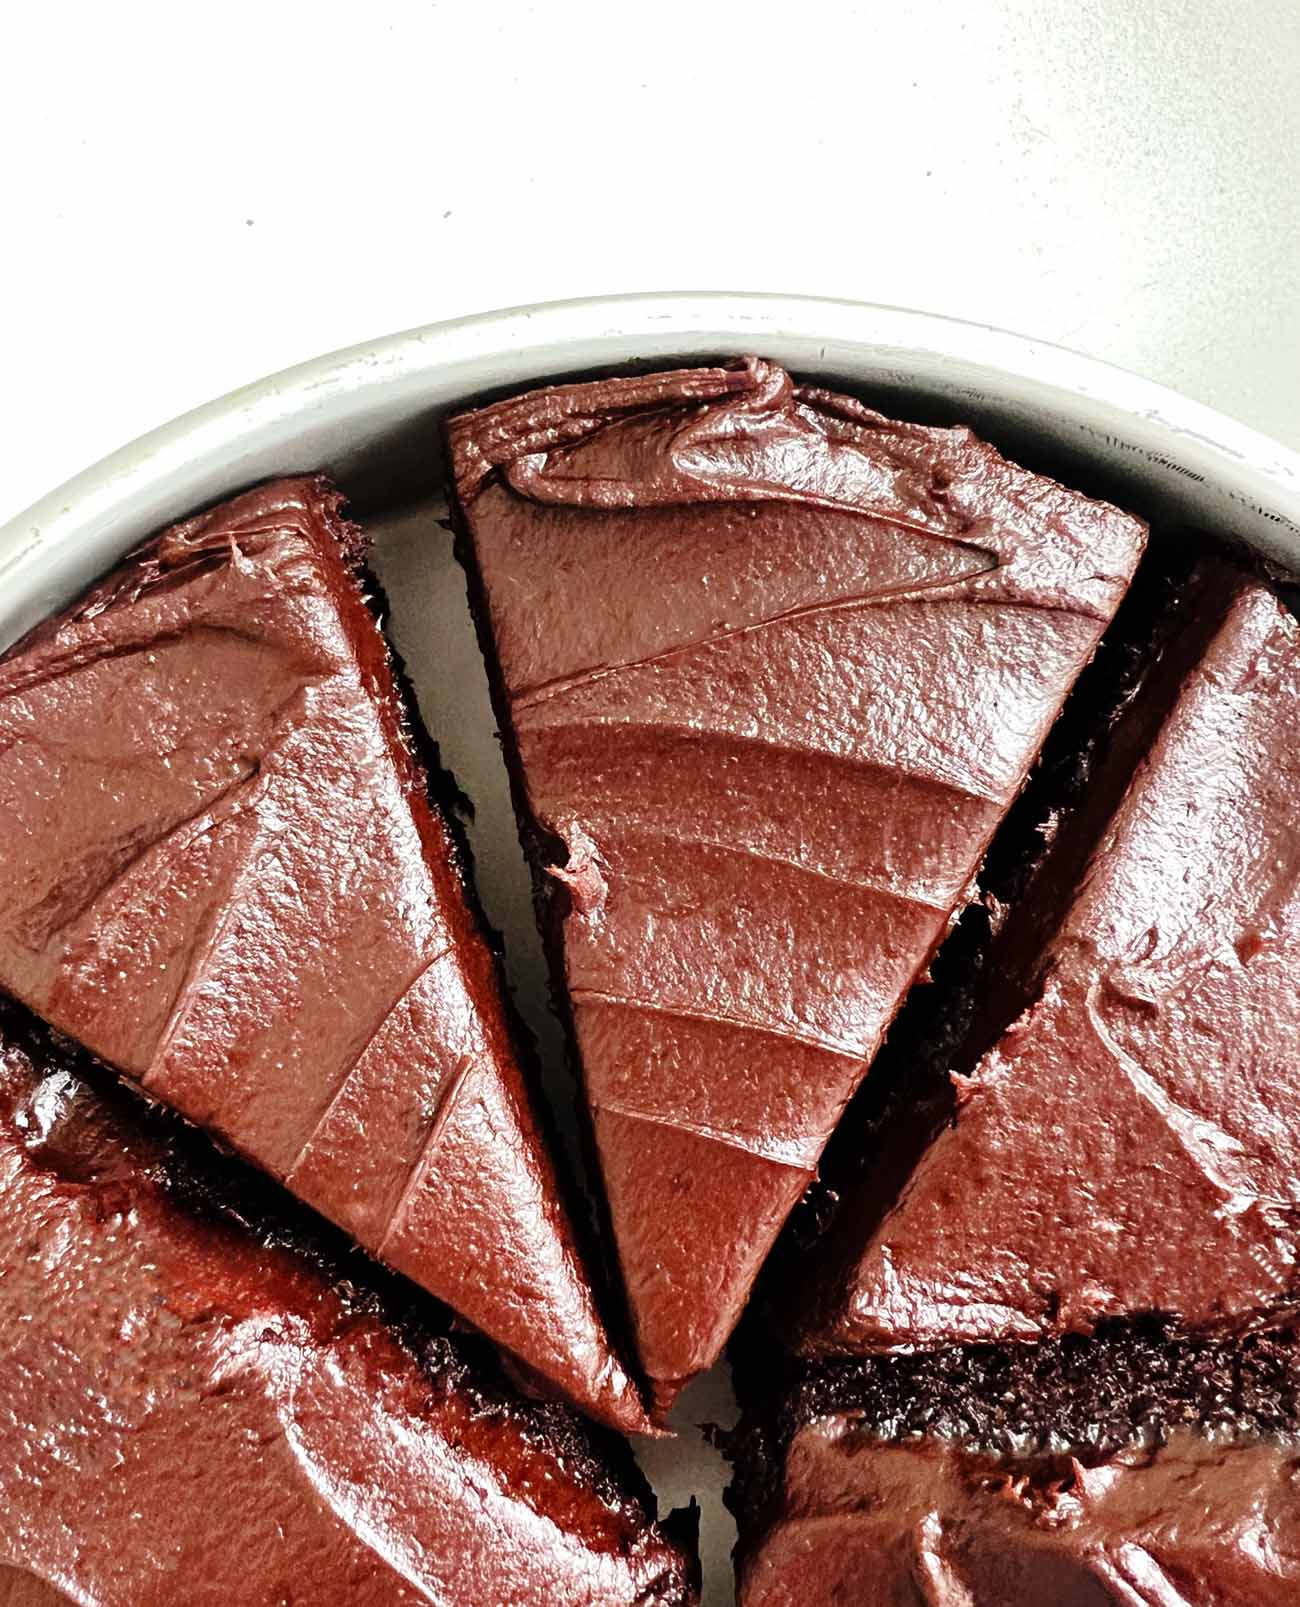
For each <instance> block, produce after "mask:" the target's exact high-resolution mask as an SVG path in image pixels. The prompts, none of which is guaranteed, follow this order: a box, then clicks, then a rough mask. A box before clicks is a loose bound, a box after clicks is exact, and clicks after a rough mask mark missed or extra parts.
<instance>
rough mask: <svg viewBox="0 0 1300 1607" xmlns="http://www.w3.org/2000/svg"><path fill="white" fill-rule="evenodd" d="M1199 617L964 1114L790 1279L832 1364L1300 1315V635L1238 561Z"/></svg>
mask: <svg viewBox="0 0 1300 1607" xmlns="http://www.w3.org/2000/svg"><path fill="white" fill-rule="evenodd" d="M1185 612H1186V617H1185V619H1184V620H1183V622H1182V628H1181V630H1176V631H1175V632H1174V639H1173V641H1172V643H1171V645H1170V646H1169V648H1168V649H1167V650H1166V651H1165V652H1164V653H1163V655H1162V656H1161V657H1160V659H1159V661H1158V662H1157V664H1156V666H1155V668H1154V670H1153V671H1152V672H1151V674H1150V675H1149V676H1148V679H1147V682H1146V684H1145V685H1144V687H1143V689H1142V691H1141V692H1140V694H1139V698H1138V701H1137V704H1136V705H1135V707H1134V708H1133V710H1132V712H1131V713H1130V715H1129V716H1128V719H1127V722H1126V724H1125V725H1124V726H1122V727H1121V729H1120V731H1119V733H1118V734H1117V737H1116V739H1115V743H1114V751H1113V754H1112V756H1111V758H1110V759H1109V760H1108V761H1107V762H1106V764H1105V765H1104V766H1103V771H1102V774H1101V775H1100V777H1099V778H1098V779H1097V781H1096V783H1095V785H1094V787H1093V788H1092V791H1091V793H1090V798H1089V801H1086V802H1085V806H1084V808H1083V809H1082V810H1081V811H1080V813H1079V815H1078V817H1077V819H1076V820H1075V821H1074V822H1073V823H1072V824H1070V825H1069V826H1067V827H1066V828H1064V829H1063V830H1062V831H1061V832H1060V833H1059V835H1058V839H1057V843H1056V845H1055V846H1054V848H1053V850H1052V854H1051V855H1049V857H1048V860H1047V861H1046V863H1045V864H1044V866H1043V867H1042V869H1041V870H1040V872H1039V873H1038V874H1037V876H1036V877H1035V879H1034V880H1033V882H1032V883H1031V885H1030V888H1029V890H1028V891H1027V893H1026V894H1025V896H1024V900H1023V905H1022V907H1021V908H1019V909H1018V910H1017V911H1016V912H1015V913H1014V914H1013V916H1012V918H1011V920H1010V921H1009V922H1008V923H1007V926H1006V927H1005V929H1004V933H1003V938H1002V940H1001V941H1002V946H1001V950H1000V952H999V951H995V953H994V956H993V958H992V961H991V964H990V966H989V968H988V971H989V974H990V975H991V976H999V975H1001V976H1002V977H1003V978H1004V979H1006V978H1008V977H1011V978H1014V977H1015V976H1016V973H1017V972H1018V971H1019V970H1020V969H1021V968H1022V967H1023V965H1024V963H1025V958H1026V956H1029V957H1030V958H1031V959H1032V961H1033V962H1034V964H1033V967H1032V974H1031V982H1032V986H1031V987H1030V989H1029V1000H1030V1002H1029V1005H1028V1008H1027V1009H1025V1010H1024V1012H1023V1013H1020V1007H1021V999H1022V990H1021V988H1020V985H1019V983H1018V982H1015V981H1013V982H1012V983H1011V984H1010V985H1008V986H1007V989H1006V993H1005V995H1004V996H1003V997H1001V998H998V997H997V996H996V995H995V996H994V1003H993V1005H992V1008H993V1009H994V1010H995V1011H997V1010H1000V1011H1003V1012H1004V1013H1003V1015H1002V1019H1001V1021H1000V1023H999V1027H1000V1028H1003V1027H1004V1028H1005V1031H1003V1032H1002V1034H1001V1036H1000V1037H999V1038H997V1041H996V1042H993V1046H992V1047H991V1048H990V1049H989V1050H988V1052H987V1053H986V1054H984V1055H983V1057H982V1058H980V1059H978V1063H977V1064H975V1063H972V1065H970V1066H967V1065H966V1064H965V1063H964V1062H959V1070H961V1071H965V1070H970V1075H969V1077H967V1076H964V1075H963V1076H959V1077H958V1085H959V1086H958V1104H957V1109H956V1113H955V1116H954V1118H953V1120H952V1122H951V1123H950V1124H949V1125H947V1126H946V1127H944V1128H943V1129H942V1131H941V1132H940V1133H939V1135H938V1136H937V1137H936V1138H935V1140H934V1142H933V1143H932V1144H931V1146H930V1148H929V1149H928V1151H927V1152H926V1153H925V1155H924V1158H923V1159H922V1161H921V1163H920V1165H919V1166H918V1168H917V1169H916V1170H915V1172H914V1173H913V1174H912V1175H911V1177H910V1179H909V1180H908V1181H907V1182H906V1183H905V1185H904V1186H903V1187H902V1189H901V1191H900V1192H899V1193H898V1194H897V1195H896V1196H895V1197H893V1198H892V1199H884V1200H881V1199H879V1198H876V1197H875V1195H874V1191H873V1186H872V1184H871V1181H870V1180H868V1182H867V1184H866V1185H865V1186H864V1188H863V1189H862V1191H861V1192H860V1194H859V1195H858V1196H857V1197H856V1198H853V1199H851V1200H850V1201H849V1202H848V1203H847V1204H846V1205H845V1206H844V1207H843V1208H842V1209H841V1211H840V1213H839V1216H838V1218H837V1220H836V1222H835V1224H834V1226H833V1228H832V1232H831V1235H830V1237H829V1240H828V1242H827V1245H826V1246H825V1248H824V1249H823V1251H822V1252H821V1255H820V1258H819V1262H818V1264H817V1266H816V1269H815V1272H814V1275H813V1277H812V1278H811V1280H810V1281H808V1282H806V1283H805V1286H804V1288H803V1289H801V1290H787V1291H786V1294H785V1297H784V1305H785V1309H786V1310H787V1312H788V1313H789V1314H790V1316H789V1322H790V1326H791V1327H792V1328H793V1329H794V1330H795V1332H796V1336H797V1338H798V1339H799V1342H800V1345H801V1348H802V1349H804V1350H805V1352H808V1353H824V1352H856V1351H861V1350H864V1349H873V1348H888V1347H896V1346H911V1345H934V1344H942V1343H945V1342H948V1341H950V1340H981V1341H984V1340H987V1341H1003V1340H1028V1339H1034V1338H1037V1337H1039V1336H1042V1335H1046V1334H1054V1333H1061V1332H1065V1331H1068V1330H1078V1331H1087V1330H1088V1329H1089V1328H1090V1327H1091V1326H1092V1325H1093V1324H1094V1323H1095V1322H1096V1321H1097V1320H1098V1319H1100V1318H1102V1317H1106V1316H1112V1315H1116V1314H1120V1313H1128V1312H1146V1311H1158V1312H1163V1313H1167V1314H1169V1315H1170V1316H1171V1317H1173V1318H1175V1319H1177V1320H1178V1322H1180V1323H1181V1324H1182V1325H1184V1326H1185V1327H1188V1328H1199V1327H1206V1328H1213V1327H1219V1328H1226V1329H1234V1330H1236V1329H1242V1328H1248V1327H1252V1326H1257V1325H1260V1324H1267V1323H1271V1322H1276V1321H1279V1320H1282V1319H1285V1318H1287V1317H1289V1316H1290V1315H1291V1314H1292V1313H1294V1312H1295V1311H1296V1309H1297V1306H1298V1304H1300V1302H1298V1293H1300V1277H1298V1275H1297V1231H1296V1230H1297V1223H1300V1100H1297V1097H1296V1095H1297V1087H1296V1080H1297V1075H1298V1073H1297V1067H1300V994H1298V993H1297V988H1296V978H1297V976H1298V975H1300V812H1298V811H1297V804H1296V800H1297V798H1298V797H1300V628H1298V627H1297V625H1296V622H1295V620H1294V619H1293V618H1292V617H1291V616H1290V615H1289V614H1288V613H1287V612H1286V611H1285V610H1284V609H1283V607H1282V606H1281V604H1280V603H1279V602H1278V600H1277V599H1276V598H1275V597H1274V596H1273V595H1272V594H1271V593H1270V592H1269V591H1268V590H1267V589H1265V588H1264V587H1262V586H1260V585H1258V584H1256V583H1254V582H1252V581H1247V580H1245V579H1244V578H1243V577H1241V576H1239V575H1233V574H1232V573H1231V572H1227V571H1225V570H1224V569H1223V568H1222V567H1219V566H1211V567H1210V568H1209V569H1208V570H1207V571H1206V572H1204V573H1203V574H1202V576H1201V578H1200V580H1199V581H1198V582H1197V583H1196V584H1195V585H1194V587H1193V590H1192V594H1191V597H1190V598H1189V600H1188V603H1187V605H1186V611H1185ZM1153 710H1155V711H1157V712H1159V713H1160V714H1161V716H1162V718H1161V719H1159V720H1157V721H1156V722H1155V731H1156V736H1155V740H1154V742H1153V743H1152V744H1151V745H1150V746H1149V749H1146V748H1144V744H1143V743H1142V742H1141V741H1140V740H1138V739H1139V738H1141V737H1142V735H1143V733H1144V732H1146V731H1148V730H1149V729H1150V726H1151V715H1152V711H1153ZM1135 752H1142V753H1144V756H1143V757H1142V759H1141V762H1140V763H1138V764H1137V768H1136V770H1134V769H1133V763H1134V753H1135ZM1117 779H1118V781H1119V785H1118V786H1116V785H1115V782H1116V780H1117ZM1125 782H1127V786H1125V785H1124V783H1125ZM1112 794H1113V797H1114V799H1115V800H1117V801H1115V802H1114V806H1113V807H1110V808H1102V809H1100V810H1099V808H1098V804H1097V800H1098V799H1105V798H1107V797H1108V796H1111V795H1112ZM1063 867H1064V868H1065V872H1068V871H1070V870H1071V868H1072V867H1078V874H1077V875H1074V876H1073V879H1072V880H1070V879H1069V877H1068V876H1067V874H1065V872H1063ZM1044 934H1046V936H1045V937H1044ZM1044 945H1045V946H1044ZM1008 999H1009V1000H1010V1001H1011V1003H1010V1014H1011V1015H1012V1016H1014V1017H1015V1018H1014V1019H1012V1020H1010V1022H1009V1024H1008V1021H1007V1013H1006V1012H1007V1011H1008V1004H1007V1000H1008ZM995 1036H996V1033H994V1034H990V1035H989V1036H988V1037H986V1038H985V1039H984V1041H985V1042H992V1039H993V1038H994V1037H995ZM976 1041H978V1040H976ZM884 1143H885V1145H886V1147H887V1146H888V1144H889V1138H888V1135H886V1138H885V1140H884ZM1171 1599H1172V1598H1171ZM1234 1599H1235V1598H1234ZM1252 1599H1253V1598H1252Z"/></svg>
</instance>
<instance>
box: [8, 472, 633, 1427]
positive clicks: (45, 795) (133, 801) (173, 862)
mask: <svg viewBox="0 0 1300 1607" xmlns="http://www.w3.org/2000/svg"><path fill="white" fill-rule="evenodd" d="M339 500H340V499H339V497H338V495H337V493H335V492H334V491H333V490H331V489H330V487H329V486H328V485H327V484H326V483H325V482H324V481H323V480H319V479H299V480H288V481H283V482H280V483H278V484H274V485H268V486H265V487H263V488H261V489H259V490H255V491H251V492H249V493H247V494H246V495H244V496H240V497H237V498H236V499H235V500H234V501H232V502H228V503H226V504H224V505H223V506H221V507H219V508H217V509H215V510H214V511H213V512H210V513H207V514H204V515H202V516H201V517H199V518H197V519H194V520H191V521H190V522H189V523H186V524H182V525H178V526H176V527H175V528H173V529H170V530H168V531H166V532H165V533H164V534H163V535H161V536H159V537H158V538H156V539H155V540H153V541H151V542H150V543H149V544H148V545H146V546H145V547H143V548H141V549H140V550H139V551H137V552H135V553H134V554H133V555H132V556H131V557H130V558H128V559H127V560H126V561H125V562H124V563H123V564H122V566H121V567H120V568H119V569H117V570H116V571H115V572H114V573H113V574H111V575H110V576H109V577H108V578H107V579H106V580H104V581H102V582H101V583H100V584H99V585H97V586H95V587H94V588H93V590H91V591H90V592H89V593H88V594H87V595H86V596H85V597H84V598H83V599H82V600H81V601H80V602H79V603H78V604H77V605H76V606H74V607H73V608H71V609H70V610H69V611H68V612H66V613H64V614H62V615H60V616H58V617H57V618H55V619H53V620H51V621H49V622H48V623H46V624H44V625H41V626H39V627H38V628H37V629H36V630H35V631H33V632H32V633H31V634H30V635H29V636H28V637H26V638H25V639H24V640H23V641H22V642H20V643H19V644H18V645H17V646H15V647H14V648H12V649H11V650H10V651H9V652H8V653H7V654H6V655H5V656H4V658H3V659H0V987H3V988H5V989H6V990H8V992H10V993H11V994H13V995H14V996H15V997H17V998H19V999H21V1000H22V1001H23V1003H25V1004H26V1005H27V1006H28V1007H29V1008H31V1009H32V1010H34V1011H35V1012H36V1013H37V1014H39V1015H40V1016H42V1017H44V1019H45V1020H46V1021H48V1022H49V1023H51V1024H52V1025H53V1026H55V1027H57V1028H58V1029H59V1030H60V1031H61V1032H64V1033H67V1034H68V1035H69V1036H70V1037H73V1038H75V1039H77V1040H79V1041H80V1042H81V1043H83V1044H84V1045H85V1046H86V1047H87V1048H89V1049H90V1050H92V1051H93V1052H94V1053H95V1054H96V1055H98V1056H100V1057H101V1058H102V1059H104V1060H105V1061H107V1062H109V1064H111V1065H113V1066H114V1067H116V1068H117V1069H118V1070H119V1071H121V1072H123V1073H125V1074H126V1075H127V1076H128V1077H130V1078H131V1079H132V1080H133V1081H135V1082H136V1083H138V1084H139V1085H140V1087H141V1088H143V1089H144V1091H145V1092H146V1093H147V1094H149V1095H150V1096H151V1097H153V1098H155V1099H158V1100H161V1101H164V1102H166V1103H167V1104H170V1105H172V1106H174V1107H175V1108H176V1109H177V1110H179V1111H181V1112H182V1113H183V1114H184V1115H185V1116H187V1117H188V1118H189V1119H190V1120H191V1121H193V1122H196V1123H198V1124H200V1125H201V1126H203V1127H206V1128H209V1129H211V1130H212V1132H214V1133H215V1134H217V1135H218V1136H219V1137H220V1138H222V1139H223V1140H224V1141H225V1142H227V1143H228V1144H230V1145H232V1146H233V1147H234V1148H235V1149H236V1150H238V1151H239V1152H240V1153H241V1154H243V1155H245V1156H247V1157H249V1158H250V1159H252V1160H254V1161H256V1162H258V1163H259V1164H260V1165H261V1166H263V1167H265V1168H266V1169H267V1170H268V1171H269V1172H270V1173H271V1174H272V1175H273V1176H274V1177H276V1178H277V1179H279V1180H281V1181H283V1182H284V1183H286V1184H287V1185H288V1186H289V1188H290V1189H292V1190H293V1191H294V1192H295V1193H296V1194H298V1195H299V1196H300V1197H301V1198H302V1199H304V1200H306V1201H307V1202H308V1203H309V1204H310V1205H313V1206H314V1207H316V1209H317V1210H319V1211H320V1212H322V1214H324V1215H325V1216H327V1217H328V1218H330V1220H332V1221H334V1222H336V1223H338V1224H339V1225H340V1226H342V1227H343V1228H345V1229H347V1231H348V1232H349V1233H351V1234H352V1235H354V1237H355V1238H356V1239H357V1240H358V1241H359V1242H360V1243H361V1244H362V1245H363V1246H364V1247H365V1248H366V1249H367V1250H369V1251H370V1252H371V1253H373V1254H374V1255H376V1256H377V1257H379V1258H380V1259H382V1260H383V1261H385V1262H387V1263H388V1264H389V1265H390V1266H392V1267H395V1268H397V1269H398V1270H399V1271H401V1272H404V1273H406V1274H407V1275H408V1276H410V1277H411V1278H413V1279H414V1280H415V1281H416V1282H417V1283H419V1284H421V1285H422V1286H423V1287H424V1288H425V1289H427V1290H429V1291H430V1292H431V1293H433V1294H435V1295H437V1296H438V1297H439V1298H440V1299H442V1300H445V1301H446V1302H447V1303H448V1304H449V1305H450V1306H452V1307H453V1308H454V1310H455V1311H456V1312H457V1313H458V1314H459V1315H460V1316H461V1317H463V1318H464V1319H466V1320H467V1321H468V1322H469V1323H471V1324H473V1325H474V1327H476V1328H478V1329H481V1330H482V1331H483V1332H484V1333H486V1334H488V1335H489V1336H491V1337H492V1338H493V1339H495V1340H496V1341H498V1342H499V1343H500V1344H501V1345H503V1346H504V1347H505V1348H506V1349H507V1350H508V1351H510V1352H511V1353H512V1354H513V1355H514V1356H515V1357H516V1358H518V1359H519V1360H520V1361H521V1362H523V1363H524V1364H525V1366H526V1367H527V1368H528V1369H530V1370H531V1371H532V1372H533V1373H534V1374H536V1375H537V1376H538V1377H539V1378H540V1379H541V1380H543V1381H544V1382H545V1384H546V1385H548V1386H549V1387H550V1388H552V1389H557V1390H559V1391H561V1392H562V1393H564V1394H566V1395H568V1396H570V1397H571V1398H572V1399H573V1400H575V1401H577V1402H579V1403H580V1404H582V1405H583V1406H584V1407H585V1408H587V1409H588V1410H590V1411H592V1412H593V1413H595V1414H596V1415H597V1416H599V1417H601V1418H603V1419H605V1420H607V1421H609V1422H612V1423H616V1424H618V1425H620V1426H622V1427H624V1428H629V1429H636V1428H639V1427H644V1426H645V1420H644V1417H643V1415H642V1411H641V1408H640V1405H639V1402H638V1399H637V1395H636V1391H635V1389H634V1388H633V1386H632V1385H631V1383H630V1382H629V1380H628V1378H627V1376H626V1375H625V1374H624V1372H623V1370H622V1368H621V1366H620V1364H619V1363H618V1361H617V1360H616V1359H615V1357H614V1356H613V1355H612V1354H611V1350H610V1346H609V1343H608V1341H607V1338H606V1335H605V1332H604V1330H603V1328H602V1326H601V1323H600V1321H599V1319H598V1316H597V1312H596V1308H595V1304H594V1301H593V1296H592V1290H591V1287H590V1285H589V1283H588V1280H587V1276H586V1273H585V1271H584V1269H583V1267H582V1265H581V1263H580V1261H579V1258H578V1256H577V1254H576V1252H575V1248H574V1242H573V1238H572V1234H571V1229H570V1224H569V1222H568V1219H567V1217H566V1215H565V1212H564V1209H563V1207H562V1205H561V1201H560V1197H559V1194H558V1192H557V1183H556V1177H555V1173H554V1171H553V1167H552V1163H551V1160H550V1159H549V1157H548V1155H547V1153H546V1150H545V1148H544V1146H543V1143H542V1141H541V1138H540V1137H539V1133H538V1130H537V1126H536V1124H535V1121H534V1117H533V1115H532V1113H531V1111H530V1107H529V1103H528V1098H527V1093H526V1089H525V1086H524V1083H523V1080H522V1078H521V1074H520V1070H519V1066H518V1064H517V1062H516V1058H515V1054H514V1051H513V1048H512V1045H511V1040H510V1033H509V1031H508V1027H507V1018H506V1014H505V1009H504V1006H503V1001H502V995H501V989H500V985H499V979H498V974H497V967H496V962H495V959H494V956H493V954H492V952H491V951H490V949H489V947H488V945H487V943H486V941H485V940H484V938H483V937H482V935H481V934H480V931H479V929H478V926H477V924H476V920H475V917H474V915H473V914H472V913H471V910H470V907H469V905H468V903H467V899H466V893H465V889H464V886H463V884H462V880H461V871H460V868H459V865H458V861H457V857H456V853H455V851H454V847H453V843H452V840H451V839H450V837H449V835H448V828H447V825H446V823H445V821H444V820H443V819H442V817H441V816H440V814H439V813H438V812H436V811H435V809H434V808H433V807H432V805H431V803H430V800H429V797H428V790H427V782H426V778H425V775H424V773H423V771H422V770H421V768H420V766H419V764H418V763H417V762H416V759H415V758H414V756H413V752H412V747H411V739H410V737H409V734H408V731H407V728H406V724H405V716H404V713H403V709H402V706H401V703H400V701H399V696H398V692H397V688H396V685H395V682H394V678H393V673H392V669H391V666H390V663H389V657H388V652H387V649H386V647H385V645H384V640H383V637H382V636H381V634H380V631H379V628H378V626H377V624H376V622H375V619H374V617H373V616H372V614H371V612H370V610H369V609H368V608H367V606H366V603H365V600H364V597H363V593H362V589H361V587H362V578H361V576H360V573H359V568H358V566H359V564H360V562H361V558H362V554H363V549H364V541H363V538H362V536H361V534H360V532H359V531H358V530H357V529H356V528H355V527H354V526H352V525H350V524H349V523H347V522H346V521H345V520H343V519H342V518H341V517H340V515H339V511H338V510H339Z"/></svg>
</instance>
